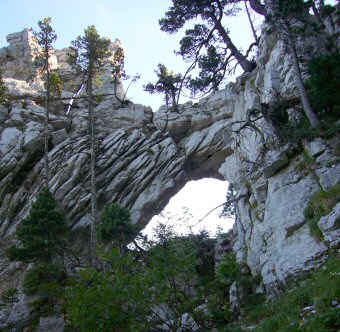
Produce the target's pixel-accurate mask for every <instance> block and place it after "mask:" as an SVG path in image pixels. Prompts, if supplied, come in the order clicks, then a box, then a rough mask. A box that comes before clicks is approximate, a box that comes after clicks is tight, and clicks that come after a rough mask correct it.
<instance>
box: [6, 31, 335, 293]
mask: <svg viewBox="0 0 340 332" xmlns="http://www.w3.org/2000/svg"><path fill="white" fill-rule="evenodd" d="M26 44H29V43H26ZM26 44H25V45H26ZM306 44H309V45H310V46H311V47H313V46H315V45H317V47H318V50H321V49H322V43H320V40H319V39H317V38H316V37H313V39H312V38H311V39H310V40H305V41H304V44H303V45H298V46H299V52H302V53H303V50H304V49H308V48H307V47H306ZM320 45H321V46H320ZM5 51H6V52H7V51H8V50H7V49H6V50H5ZM5 51H4V49H1V50H0V55H1V54H3V53H4V52H5ZM64 52H65V51H57V52H56V54H57V63H56V66H57V70H59V71H60V72H62V76H63V78H64V79H65V80H67V79H70V78H72V77H73V76H74V73H72V71H70V69H69V68H68V67H67V66H66V64H65V56H64ZM13 61H16V60H15V59H14V60H13ZM58 61H59V62H58ZM257 63H258V67H257V68H256V69H255V70H254V71H253V72H252V73H249V74H247V75H243V76H241V77H240V78H238V79H237V80H236V82H235V83H230V84H228V85H227V86H226V87H225V89H223V90H221V91H218V92H215V93H213V94H211V95H210V96H208V97H207V98H204V99H202V100H200V101H199V102H198V103H197V104H193V103H191V102H189V103H186V104H184V105H180V106H179V110H178V112H171V111H168V110H166V109H165V108H160V110H159V111H158V112H156V113H153V112H152V110H151V109H150V108H147V107H144V106H142V105H138V104H132V103H129V104H128V105H127V106H126V107H124V108H122V107H121V105H120V103H119V102H117V100H115V99H114V98H113V97H112V96H108V97H104V98H103V100H102V101H101V102H100V103H99V104H98V105H97V107H96V131H97V137H98V140H97V164H96V173H97V189H98V207H99V209H100V210H102V209H103V207H104V206H105V205H106V204H108V203H110V202H113V201H115V202H118V203H120V204H122V205H124V206H125V207H127V208H129V209H130V210H131V213H132V221H133V222H134V223H141V224H146V223H148V222H149V220H150V219H151V217H152V216H153V215H155V214H157V213H158V212H160V211H161V210H162V209H163V208H164V207H165V205H166V204H167V202H168V200H169V199H170V198H171V197H172V196H173V195H174V194H175V193H176V192H178V191H179V190H180V189H181V188H182V187H183V186H184V184H185V183H186V182H187V181H189V180H192V179H200V178H204V177H215V178H220V179H226V180H227V181H229V182H232V183H234V185H235V187H236V189H237V192H238V195H242V198H240V200H239V201H238V205H237V218H236V223H235V226H234V233H235V237H236V240H235V243H234V250H235V252H236V254H237V257H238V259H239V260H240V261H241V260H242V261H245V262H247V264H248V266H249V268H250V269H251V271H252V273H253V274H257V273H261V274H262V277H263V280H264V283H265V284H266V286H267V288H270V287H272V286H275V285H276V284H277V283H279V282H283V281H284V280H285V279H286V278H287V277H288V276H290V275H294V274H296V273H300V272H301V271H304V270H307V269H309V268H311V267H312V266H313V265H315V264H316V262H317V261H316V259H317V258H319V257H322V256H323V255H324V253H325V252H326V250H327V249H328V247H329V246H332V245H336V244H334V243H335V242H336V241H335V242H334V241H333V242H332V243H333V244H332V243H323V242H320V243H318V242H316V241H315V240H314V238H313V237H312V236H311V235H310V233H309V228H308V225H306V223H305V220H304V214H303V211H304V209H305V207H306V206H307V204H308V201H309V199H310V198H311V196H312V195H313V194H314V193H316V192H318V191H320V190H321V189H327V188H330V187H331V186H333V185H335V184H336V183H338V182H339V179H340V166H339V164H338V163H337V161H336V160H337V159H336V157H335V156H334V151H335V150H336V149H337V143H336V142H333V141H324V140H321V139H318V140H315V141H313V142H306V143H305V144H304V150H305V151H307V152H308V151H309V152H310V154H312V156H313V157H314V158H315V174H316V175H317V176H314V173H313V174H309V173H306V172H305V170H303V169H300V168H299V167H298V165H299V164H300V163H301V161H302V160H303V155H302V154H301V152H300V151H298V150H296V147H295V146H294V144H286V145H282V144H279V140H278V138H277V133H276V130H275V128H274V127H273V125H272V124H271V123H270V122H268V121H267V120H266V119H265V118H264V117H263V118H261V119H260V120H258V121H257V122H256V127H257V128H258V129H259V131H256V130H254V129H252V128H249V127H246V128H244V129H242V130H241V131H240V133H237V130H238V129H239V128H240V127H241V126H242V125H244V121H245V120H246V119H247V118H248V119H249V110H258V111H261V109H262V106H263V105H264V103H266V104H270V103H271V102H272V101H274V100H275V98H276V97H277V91H280V96H281V98H284V99H294V98H295V99H296V97H297V90H296V86H295V84H294V79H293V74H292V68H291V62H290V59H289V56H287V54H286V53H285V48H284V46H283V44H282V42H281V41H280V40H278V39H277V37H276V35H275V34H270V35H268V34H265V33H264V34H263V35H262V37H261V41H260V49H259V55H258V59H257ZM4 66H5V67H6V68H12V67H11V64H10V63H5V64H4ZM108 73H109V68H107V71H106V73H104V76H103V77H104V79H103V81H104V84H103V86H102V87H101V88H100V89H99V92H103V91H104V92H105V93H110V91H113V86H112V83H111V80H110V79H109V74H108ZM5 82H6V84H7V86H8V88H9V90H10V94H11V97H12V100H13V101H12V104H11V106H10V107H9V108H5V107H0V135H1V136H0V236H1V239H2V240H1V248H0V255H1V261H2V265H1V266H0V271H6V272H3V274H2V275H4V276H5V277H6V280H5V283H7V285H8V284H9V283H11V281H12V282H13V283H14V282H15V280H17V279H16V278H12V277H11V276H12V275H13V271H14V270H15V269H17V268H18V266H16V265H13V264H12V265H9V263H8V262H7V261H6V259H5V258H4V257H5V255H4V248H6V247H7V246H8V245H9V243H10V242H11V240H12V237H13V233H14V231H15V228H16V226H17V224H18V223H19V222H20V220H21V219H22V218H23V217H24V216H25V215H27V213H28V211H29V208H30V205H31V203H32V201H33V200H34V197H35V196H36V194H37V192H38V191H39V189H40V187H41V185H42V179H43V160H42V155H43V140H42V131H43V125H42V123H43V117H44V109H43V107H42V106H40V105H42V104H43V102H42V100H41V96H42V86H43V85H42V82H39V81H38V82H36V83H30V84H29V83H26V82H24V81H22V80H20V79H18V78H17V76H15V77H14V78H13V77H9V76H6V78H5ZM71 86H72V84H71V83H70V81H66V82H65V87H66V88H70V87H71ZM121 91H122V88H121ZM73 92H74V91H68V90H65V91H63V96H66V97H70V96H71V95H72V93H73ZM80 97H82V96H80ZM67 103H68V100H63V101H62V102H60V101H55V102H54V105H53V110H52V112H51V115H50V132H51V145H50V152H49V160H50V168H51V171H50V174H51V179H50V188H51V191H52V193H53V194H54V195H55V197H56V199H57V200H58V202H59V204H60V206H61V207H62V209H63V211H64V212H65V213H66V215H67V217H68V220H69V223H70V226H71V227H72V229H73V230H74V231H75V234H77V233H79V234H80V233H82V232H81V229H83V228H86V227H87V226H88V224H89V211H90V190H89V177H90V173H89V145H88V137H87V127H86V126H87V123H86V117H87V110H86V103H85V102H84V100H83V99H81V98H80V99H79V100H77V101H76V103H75V106H76V107H77V108H73V109H72V111H71V114H70V115H69V116H66V115H65V108H66V104H67ZM330 164H331V165H332V167H329V165H330ZM327 165H328V166H327ZM337 211H339V209H337V210H334V211H333V212H332V213H333V214H332V218H333V219H334V218H336V215H335V214H336V213H338V212H337ZM333 219H332V220H333ZM327 220H328V219H327ZM334 224H335V225H336V223H334ZM332 225H333V224H332ZM324 229H325V232H326V231H327V232H328V233H327V236H328V238H330V239H333V238H336V234H335V232H338V229H334V227H333V226H332V227H328V226H327V227H324ZM329 232H333V233H331V234H330V233H329ZM75 245H76V246H77V247H78V249H79V251H82V252H83V253H84V255H86V248H87V247H88V243H87V240H86V239H78V240H77V241H75ZM17 271H19V272H18V273H17V275H19V276H20V275H21V273H22V272H21V271H20V270H17ZM0 279H1V278H0ZM10 279H11V280H10ZM1 287H2V286H1Z"/></svg>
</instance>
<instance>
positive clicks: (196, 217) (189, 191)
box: [142, 178, 234, 238]
mask: <svg viewBox="0 0 340 332" xmlns="http://www.w3.org/2000/svg"><path fill="white" fill-rule="evenodd" d="M228 185H229V184H228V182H227V181H222V180H217V179H213V178H203V179H200V180H192V181H189V182H187V183H186V184H185V186H184V187H183V188H182V189H181V190H180V191H178V192H177V193H176V194H175V195H174V196H172V198H171V199H170V201H169V202H168V204H167V205H166V206H165V208H164V209H163V210H162V211H161V212H160V213H159V214H158V215H155V216H154V217H153V218H152V219H151V220H150V221H149V222H148V223H147V225H146V226H145V228H144V229H143V231H142V233H143V234H145V235H148V237H151V238H152V237H153V234H154V229H155V227H156V226H157V225H158V224H160V223H163V224H167V225H169V226H170V225H171V226H173V227H174V231H175V232H176V233H177V234H179V235H181V234H182V235H185V234H188V233H190V232H192V233H196V234H197V233H199V232H200V231H201V230H206V231H208V232H209V234H210V236H216V234H217V233H218V232H227V231H228V230H229V229H231V228H232V227H233V224H234V219H231V218H220V217H219V215H220V213H221V212H222V209H223V206H222V204H223V203H224V202H225V200H226V194H227V190H228ZM209 212H210V213H209ZM208 213H209V214H208ZM207 214H208V215H207Z"/></svg>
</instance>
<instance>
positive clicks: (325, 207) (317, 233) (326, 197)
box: [305, 185, 340, 240]
mask: <svg viewBox="0 0 340 332" xmlns="http://www.w3.org/2000/svg"><path fill="white" fill-rule="evenodd" d="M339 201H340V185H336V186H334V187H332V188H330V189H329V190H328V191H323V190H322V191H320V192H318V193H316V194H315V195H314V196H313V197H312V198H311V200H310V201H309V203H308V206H307V208H306V210H305V218H306V221H307V222H308V224H309V227H310V231H311V234H312V235H313V236H314V237H315V238H316V239H317V240H322V239H323V234H322V232H321V230H320V228H319V226H318V222H319V220H320V218H321V217H323V216H325V215H327V214H328V213H330V212H331V210H332V208H333V207H334V206H335V204H336V203H337V202H339Z"/></svg>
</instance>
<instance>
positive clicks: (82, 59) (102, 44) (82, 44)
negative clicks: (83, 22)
mask: <svg viewBox="0 0 340 332" xmlns="http://www.w3.org/2000/svg"><path fill="white" fill-rule="evenodd" d="M109 45H110V40H109V39H107V38H102V37H100V35H99V34H98V32H97V29H96V28H95V26H94V25H91V26H88V27H87V29H85V30H84V36H78V37H77V39H75V40H74V41H72V42H71V46H70V49H69V52H68V63H69V64H70V65H71V66H72V67H73V68H75V69H76V70H77V72H78V73H79V74H82V75H83V76H84V79H85V80H86V79H87V78H88V76H89V75H90V76H91V77H92V79H93V78H94V75H95V73H96V72H98V71H99V70H100V69H101V68H102V67H103V66H104V61H105V59H106V58H107V57H108V56H109V55H110V50H109Z"/></svg>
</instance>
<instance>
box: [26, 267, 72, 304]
mask: <svg viewBox="0 0 340 332" xmlns="http://www.w3.org/2000/svg"><path fill="white" fill-rule="evenodd" d="M66 279H67V275H66V270H65V267H64V266H63V265H59V264H54V263H40V264H38V265H36V266H34V267H33V268H31V269H30V270H28V271H27V273H26V275H25V278H24V284H23V290H24V293H25V294H26V295H39V296H41V297H42V298H57V297H59V296H60V295H61V292H62V288H61V287H62V286H63V285H65V282H66Z"/></svg>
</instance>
